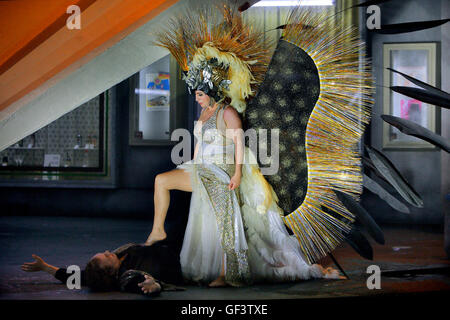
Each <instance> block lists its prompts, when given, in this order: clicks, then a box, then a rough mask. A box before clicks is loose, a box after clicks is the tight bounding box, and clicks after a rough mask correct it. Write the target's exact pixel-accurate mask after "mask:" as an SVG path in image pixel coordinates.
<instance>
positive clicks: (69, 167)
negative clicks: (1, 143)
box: [0, 91, 109, 180]
mask: <svg viewBox="0 0 450 320" xmlns="http://www.w3.org/2000/svg"><path fill="white" fill-rule="evenodd" d="M108 94H109V91H105V92H104V93H102V94H100V95H98V96H96V97H95V98H93V99H91V100H89V101H88V102H86V103H84V104H82V105H81V106H79V107H77V108H76V109H74V110H73V111H71V112H69V113H67V114H65V115H64V116H62V117H60V118H59V119H57V120H55V121H53V122H52V123H50V124H49V125H47V126H45V127H43V128H41V129H39V130H38V131H36V132H34V133H33V134H31V135H29V136H27V137H25V138H24V139H22V140H20V141H19V142H17V143H16V144H14V145H12V146H11V147H9V148H6V149H4V150H2V151H1V152H0V160H1V164H0V180H5V179H8V178H14V177H16V176H20V177H25V176H29V177H30V178H31V179H32V180H40V179H41V180H48V178H45V177H42V176H49V175H50V176H60V177H61V176H62V177H64V178H62V179H61V178H58V180H84V179H87V180H90V179H98V177H106V176H107V175H108V170H107V168H108V164H107V159H108V157H107V154H108V152H107V146H108V143H107V141H108V134H107V132H108V118H109V117H108V109H109V108H108ZM39 177H41V178H39Z"/></svg>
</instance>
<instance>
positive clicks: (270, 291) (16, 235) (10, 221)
mask: <svg viewBox="0 0 450 320" xmlns="http://www.w3.org/2000/svg"><path fill="white" fill-rule="evenodd" d="M150 227H151V223H150V222H147V221H145V220H125V219H103V218H71V217H0V252H1V254H0V299H2V300H41V299H50V300H59V299H67V300H72V299H77V300H97V299H99V300H104V299H125V300H127V299H149V298H147V297H145V296H141V295H139V294H129V293H121V292H111V293H91V292H89V290H88V289H86V288H83V289H81V290H69V289H67V288H66V287H65V286H64V285H62V284H60V283H59V282H58V281H57V280H56V279H54V278H53V277H52V276H50V275H48V274H46V273H42V272H38V273H26V272H23V271H22V270H21V269H20V265H21V264H22V263H23V262H30V261H32V260H33V259H32V258H31V254H33V253H34V254H37V255H39V256H41V257H42V258H43V259H44V260H46V261H47V262H48V263H50V264H53V265H56V266H67V265H72V264H75V265H79V266H80V267H82V268H83V267H84V266H85V264H86V262H87V261H88V260H89V258H90V257H91V256H92V255H94V254H95V253H96V252H102V251H104V250H106V249H109V250H111V249H114V248H116V247H118V246H120V245H122V244H124V243H128V242H136V243H142V242H143V241H145V239H146V238H147V235H148V233H149V231H150ZM383 231H384V232H385V238H386V244H385V245H384V246H381V245H378V244H375V243H374V242H373V241H372V240H370V241H371V243H372V245H373V249H374V260H373V261H369V260H364V259H363V258H361V257H360V256H359V255H357V254H356V253H355V252H354V251H353V249H351V247H350V246H349V245H348V244H346V243H345V244H343V245H341V247H339V248H338V249H337V250H336V251H334V256H335V257H336V259H337V260H338V261H339V262H340V264H341V266H342V267H343V268H344V269H345V271H346V272H347V274H348V275H349V277H350V280H322V279H321V280H308V281H303V282H295V283H294V282H292V283H283V284H264V285H254V286H250V287H246V288H214V289H211V288H205V287H197V286H185V288H186V291H179V292H162V293H161V295H160V296H159V297H155V298H151V299H163V300H172V299H177V300H178V299H180V300H182V299H194V300H196V299H213V300H223V299H224V300H228V299H232V300H240V299H243V300H248V299H262V300H263V299H307V298H332V297H355V296H358V297H361V296H375V295H391V294H403V293H420V292H434V293H436V292H441V293H442V294H448V292H450V274H449V273H450V260H448V259H447V258H446V255H445V251H444V247H443V246H444V240H443V239H444V235H443V234H442V233H441V232H439V231H436V230H431V229H427V230H425V229H423V228H421V229H419V228H407V229H406V228H401V227H400V226H397V227H394V226H385V227H383ZM322 264H323V265H324V266H332V263H331V261H330V260H329V259H324V261H322ZM369 265H378V266H379V267H380V269H381V271H382V273H383V274H382V277H381V289H379V290H377V289H373V290H369V289H368V288H367V285H366V281H367V278H368V277H369V274H368V273H366V270H367V267H368V266H369ZM388 271H393V272H388Z"/></svg>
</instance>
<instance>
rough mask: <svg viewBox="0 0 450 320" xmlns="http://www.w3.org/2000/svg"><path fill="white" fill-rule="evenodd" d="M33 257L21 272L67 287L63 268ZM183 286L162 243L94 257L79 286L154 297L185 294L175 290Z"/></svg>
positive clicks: (174, 257) (126, 247)
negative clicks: (38, 274)
mask: <svg viewBox="0 0 450 320" xmlns="http://www.w3.org/2000/svg"><path fill="white" fill-rule="evenodd" d="M32 256H33V258H34V259H35V261H34V262H28V263H24V264H23V265H22V267H21V269H22V270H23V271H26V272H36V271H44V272H47V273H49V274H51V275H53V276H54V277H55V278H56V279H58V280H60V281H61V282H62V283H64V284H65V283H67V279H68V278H69V277H70V276H71V274H68V273H67V270H66V269H65V268H58V267H55V266H52V265H50V264H48V263H46V262H45V261H44V260H43V259H42V258H40V257H38V256H36V255H34V254H33V255H32ZM182 282H183V277H182V275H181V266H180V260H179V256H178V254H175V253H174V252H173V250H172V249H171V247H170V246H168V245H167V243H166V242H165V241H161V242H157V243H155V244H154V245H152V246H143V245H138V244H133V243H130V244H126V245H123V246H121V247H119V248H117V249H116V250H114V251H113V252H109V251H105V252H102V253H97V254H96V255H94V256H93V257H92V258H91V260H90V261H89V262H88V263H87V265H86V268H85V269H84V270H82V271H81V285H86V286H88V287H89V288H90V289H91V290H93V291H116V290H120V291H124V292H133V293H142V294H145V295H149V296H153V295H157V294H159V293H160V292H161V290H164V291H176V290H184V289H183V288H180V287H177V286H175V285H176V284H181V283H182Z"/></svg>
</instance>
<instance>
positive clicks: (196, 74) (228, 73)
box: [155, 4, 272, 113]
mask: <svg viewBox="0 0 450 320" xmlns="http://www.w3.org/2000/svg"><path fill="white" fill-rule="evenodd" d="M156 38H157V40H156V42H155V44H156V45H157V46H160V47H163V48H166V49H168V50H169V51H170V53H171V54H172V55H173V56H174V57H175V59H176V60H177V62H178V63H179V65H180V66H181V68H182V70H183V71H184V77H183V79H184V80H185V81H186V83H187V84H188V87H189V90H201V91H204V92H205V93H206V94H208V95H210V96H212V97H213V98H214V99H215V100H216V101H222V100H224V99H226V98H229V99H230V102H229V104H230V105H231V106H233V107H234V108H235V109H236V110H237V111H238V112H241V113H242V112H243V111H244V110H245V108H246V99H247V98H248V97H250V96H251V95H253V94H254V93H255V89H256V86H257V85H258V84H259V83H260V82H261V81H262V80H263V77H264V73H265V71H266V69H267V65H268V62H269V59H270V48H271V47H272V46H271V44H270V43H269V42H267V41H265V39H264V32H263V31H260V30H257V29H256V28H255V29H254V28H252V27H251V26H249V25H247V24H245V23H244V22H243V20H242V18H241V14H240V12H239V11H238V10H237V9H236V8H234V7H230V6H228V5H225V4H224V5H221V6H219V7H218V8H211V7H210V8H203V9H200V10H194V11H189V12H188V13H186V14H185V15H183V16H178V17H176V18H173V19H171V20H170V21H169V26H168V28H167V29H166V30H164V31H162V32H160V33H158V34H157V37H156Z"/></svg>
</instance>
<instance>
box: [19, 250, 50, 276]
mask: <svg viewBox="0 0 450 320" xmlns="http://www.w3.org/2000/svg"><path fill="white" fill-rule="evenodd" d="M31 256H32V257H33V258H34V260H35V261H34V262H25V263H24V264H23V265H22V266H21V269H22V270H23V271H26V272H37V271H46V270H47V266H48V265H47V263H45V261H44V260H43V259H42V258H41V257H39V256H37V255H35V254H33V255H31Z"/></svg>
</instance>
